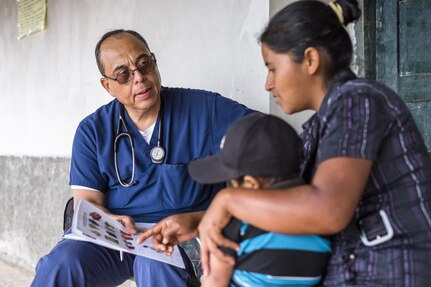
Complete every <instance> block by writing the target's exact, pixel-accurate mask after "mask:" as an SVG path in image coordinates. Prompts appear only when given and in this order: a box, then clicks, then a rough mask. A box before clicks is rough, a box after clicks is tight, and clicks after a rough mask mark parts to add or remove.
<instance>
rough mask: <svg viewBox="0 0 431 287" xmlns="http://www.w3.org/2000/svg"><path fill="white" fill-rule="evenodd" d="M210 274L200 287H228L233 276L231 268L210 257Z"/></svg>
mask: <svg viewBox="0 0 431 287" xmlns="http://www.w3.org/2000/svg"><path fill="white" fill-rule="evenodd" d="M210 265H211V273H210V275H209V276H208V277H205V278H204V279H203V281H202V285H201V287H228V286H229V282H230V280H231V277H232V274H233V266H232V265H230V264H227V263H225V262H223V261H221V260H219V259H218V258H217V257H215V256H213V255H211V258H210Z"/></svg>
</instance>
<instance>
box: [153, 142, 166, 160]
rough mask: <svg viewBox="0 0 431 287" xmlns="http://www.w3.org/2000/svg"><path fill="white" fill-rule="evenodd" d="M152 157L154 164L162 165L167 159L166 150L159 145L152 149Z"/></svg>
mask: <svg viewBox="0 0 431 287" xmlns="http://www.w3.org/2000/svg"><path fill="white" fill-rule="evenodd" d="M150 157H151V161H152V162H153V163H162V162H163V160H164V159H165V150H164V149H163V148H162V147H161V146H159V145H157V146H155V147H153V148H152V149H151V151H150Z"/></svg>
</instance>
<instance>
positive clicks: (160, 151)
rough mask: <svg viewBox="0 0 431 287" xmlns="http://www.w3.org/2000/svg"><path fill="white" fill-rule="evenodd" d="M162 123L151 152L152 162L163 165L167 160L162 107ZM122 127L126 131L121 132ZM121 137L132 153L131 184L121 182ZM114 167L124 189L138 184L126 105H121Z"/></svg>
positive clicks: (115, 142)
mask: <svg viewBox="0 0 431 287" xmlns="http://www.w3.org/2000/svg"><path fill="white" fill-rule="evenodd" d="M159 113H160V122H159V130H158V135H157V145H156V146H155V147H153V148H152V149H151V151H150V157H151V161H152V162H153V163H162V162H163V160H164V159H165V150H164V148H162V147H161V146H160V136H161V134H162V124H163V122H162V118H163V115H162V114H163V110H162V106H161V107H160V112H159ZM121 127H123V129H124V130H125V131H123V132H120V129H121ZM121 137H126V138H127V139H128V140H129V142H130V150H131V153H132V176H131V178H130V181H129V182H125V181H122V180H121V177H120V173H119V171H118V163H117V145H118V141H119V140H120V139H121ZM114 165H115V173H116V174H117V179H118V182H119V183H120V184H121V185H122V186H124V187H130V186H132V185H134V184H135V183H136V181H135V147H134V144H133V138H132V136H131V135H130V133H129V130H128V129H127V125H126V121H125V120H124V105H120V115H119V119H118V126H117V134H116V136H115V140H114Z"/></svg>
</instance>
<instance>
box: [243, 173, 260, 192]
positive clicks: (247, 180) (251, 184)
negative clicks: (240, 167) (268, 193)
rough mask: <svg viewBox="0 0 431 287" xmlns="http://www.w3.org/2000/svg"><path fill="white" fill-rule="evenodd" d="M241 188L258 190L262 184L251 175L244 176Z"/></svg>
mask: <svg viewBox="0 0 431 287" xmlns="http://www.w3.org/2000/svg"><path fill="white" fill-rule="evenodd" d="M242 187H247V188H253V189H259V188H261V187H262V183H261V182H260V181H259V180H258V179H257V178H255V177H253V176H251V175H246V176H244V182H243V184H242Z"/></svg>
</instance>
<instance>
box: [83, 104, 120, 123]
mask: <svg viewBox="0 0 431 287" xmlns="http://www.w3.org/2000/svg"><path fill="white" fill-rule="evenodd" d="M116 102H117V101H116V100H112V101H111V102H109V103H107V104H105V105H103V106H100V107H99V108H97V109H96V110H95V111H94V112H92V113H91V114H89V115H87V116H86V117H84V118H83V119H82V120H81V123H80V124H81V125H82V124H94V123H97V122H100V121H103V119H110V118H111V117H112V116H113V114H114V112H115V108H116V106H117V104H116Z"/></svg>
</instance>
